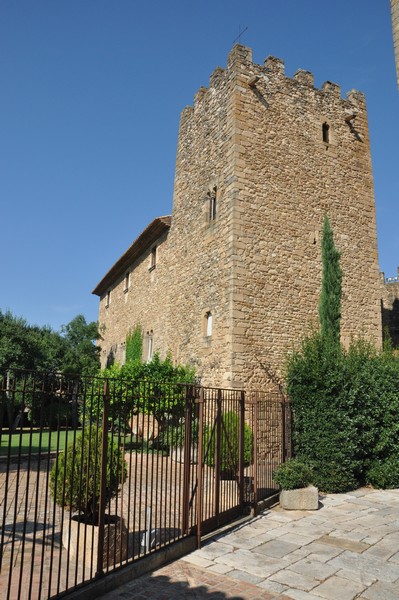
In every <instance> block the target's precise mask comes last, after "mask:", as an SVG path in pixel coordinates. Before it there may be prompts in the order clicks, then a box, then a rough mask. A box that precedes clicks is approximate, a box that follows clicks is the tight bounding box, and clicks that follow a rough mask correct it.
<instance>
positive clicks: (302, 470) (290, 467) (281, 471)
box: [273, 458, 313, 490]
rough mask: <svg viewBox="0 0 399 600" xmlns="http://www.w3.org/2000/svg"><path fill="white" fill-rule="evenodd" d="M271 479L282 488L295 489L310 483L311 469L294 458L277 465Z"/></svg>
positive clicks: (311, 477)
mask: <svg viewBox="0 0 399 600" xmlns="http://www.w3.org/2000/svg"><path fill="white" fill-rule="evenodd" d="M273 479H274V481H275V482H276V483H277V484H278V485H279V486H280V487H281V488H282V489H283V490H297V489H299V488H304V487H307V486H308V485H310V484H311V483H312V479H313V471H312V469H311V467H309V465H307V464H306V463H304V462H302V461H301V460H299V459H295V458H294V459H291V460H288V461H287V462H285V463H282V464H281V465H279V466H278V467H277V469H276V470H275V471H274V473H273Z"/></svg>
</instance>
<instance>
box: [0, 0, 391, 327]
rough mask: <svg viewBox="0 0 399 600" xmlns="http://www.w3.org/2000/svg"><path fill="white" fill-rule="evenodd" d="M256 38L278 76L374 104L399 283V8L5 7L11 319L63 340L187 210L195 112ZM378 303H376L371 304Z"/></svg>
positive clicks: (1, 109) (0, 187) (304, 2)
mask: <svg viewBox="0 0 399 600" xmlns="http://www.w3.org/2000/svg"><path fill="white" fill-rule="evenodd" d="M239 26H241V29H243V28H245V27H248V31H247V32H246V33H245V34H244V35H243V37H242V43H244V44H246V45H247V46H250V47H252V49H253V59H254V61H255V62H258V63H262V62H263V60H264V58H265V57H266V56H268V55H269V54H271V55H274V56H277V57H279V58H282V59H284V60H285V64H286V74H287V75H288V76H292V75H293V74H294V72H295V71H296V70H297V69H298V68H303V69H307V70H309V71H312V72H313V73H314V75H315V83H316V86H321V85H322V83H323V82H324V81H325V80H327V79H328V80H330V81H334V82H336V83H339V84H340V85H341V88H342V94H343V95H345V94H346V92H347V91H349V90H350V89H352V88H355V89H359V90H361V91H363V92H365V93H366V96H367V103H368V111H369V126H370V133H371V141H372V158H373V169H374V180H375V195H376V206H377V222H378V240H379V257H380V266H381V269H382V270H384V271H385V274H386V275H387V276H388V275H395V274H396V268H397V265H398V264H399V237H398V235H397V228H398V222H399V204H398V199H399V178H398V174H399V160H398V156H399V152H398V140H399V93H398V89H397V86H396V77H395V66H394V53H393V42H392V30H391V21H390V3H389V0H333V1H332V0H279V1H272V0H246V1H245V2H244V1H240V2H238V1H236V0H223V1H222V0H212V1H210V0H201V1H197V2H191V1H190V0H155V1H154V0H152V1H151V0H147V1H146V2H144V1H139V0H0V85H1V93H0V206H1V210H0V224H1V228H0V257H1V271H0V272H1V279H0V309H1V310H5V309H7V308H8V309H10V310H11V311H12V312H13V313H14V314H16V315H18V316H24V317H25V318H26V319H27V320H28V321H29V322H30V323H36V324H39V325H43V324H49V325H51V326H52V327H53V328H54V329H59V327H60V326H61V325H62V324H65V323H68V322H69V321H70V320H71V319H72V318H73V317H74V316H76V314H78V313H83V314H84V315H85V316H86V318H87V319H88V320H96V319H97V308H98V299H97V297H96V296H92V295H91V291H92V289H93V288H94V287H95V285H96V284H97V283H98V282H99V280H100V279H101V278H102V277H103V275H104V274H105V272H106V271H107V270H108V269H109V268H110V267H111V265H112V264H113V263H114V262H115V260H116V259H117V258H119V256H120V255H121V254H122V253H123V252H124V251H125V250H126V249H127V247H128V246H129V245H130V244H131V243H132V241H133V240H134V239H135V237H136V236H137V235H138V234H139V233H140V232H141V230H142V229H144V227H146V225H147V224H148V223H149V222H150V221H151V220H152V219H153V218H154V217H156V216H159V215H164V214H169V213H170V212H171V207H172V193H173V176H174V163H175V152H176V141H177V129H178V122H179V115H180V111H181V110H182V109H183V108H184V106H186V105H188V104H192V101H193V96H194V94H195V92H196V91H197V89H198V88H199V87H200V86H201V85H204V86H207V85H208V81H209V75H210V74H211V73H212V71H213V70H214V69H215V67H216V66H218V65H220V66H222V67H223V66H225V64H226V59H227V54H228V52H229V50H230V49H231V47H232V46H233V42H234V40H235V38H236V37H237V35H238V31H239ZM365 293H367V290H365Z"/></svg>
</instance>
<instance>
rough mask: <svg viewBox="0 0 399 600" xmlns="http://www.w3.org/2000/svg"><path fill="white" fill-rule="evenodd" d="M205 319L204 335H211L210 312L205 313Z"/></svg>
mask: <svg viewBox="0 0 399 600" xmlns="http://www.w3.org/2000/svg"><path fill="white" fill-rule="evenodd" d="M205 320H206V336H207V337H211V335H212V313H211V312H207V313H206V315H205Z"/></svg>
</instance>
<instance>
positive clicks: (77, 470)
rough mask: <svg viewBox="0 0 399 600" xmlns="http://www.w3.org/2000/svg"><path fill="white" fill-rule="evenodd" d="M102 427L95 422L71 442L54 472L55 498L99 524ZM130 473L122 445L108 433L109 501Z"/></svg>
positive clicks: (53, 469)
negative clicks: (127, 473) (120, 446)
mask: <svg viewBox="0 0 399 600" xmlns="http://www.w3.org/2000/svg"><path fill="white" fill-rule="evenodd" d="M101 438H102V429H97V428H96V427H95V426H94V425H93V426H92V427H91V426H88V427H87V429H86V430H85V431H84V432H83V433H81V434H79V435H78V436H77V437H76V440H75V441H74V442H72V443H71V444H68V446H67V448H66V450H65V452H61V453H60V454H59V455H58V457H57V460H56V462H55V463H54V465H53V467H52V469H51V472H50V489H51V492H52V494H53V498H54V500H55V502H56V503H57V504H58V505H59V506H65V507H67V508H69V509H70V510H71V511H78V512H79V513H81V514H82V515H83V516H84V517H85V519H86V521H87V522H88V523H90V524H91V525H98V518H99V501H100V482H101V456H102V451H101ZM123 477H126V461H125V460H124V458H123V454H122V451H121V449H120V448H119V447H118V445H117V444H116V443H115V442H113V440H112V436H110V435H109V436H108V451H107V467H106V489H105V497H106V501H107V502H109V500H111V498H114V497H115V496H116V494H117V492H118V489H119V484H120V483H121V480H122V478H123Z"/></svg>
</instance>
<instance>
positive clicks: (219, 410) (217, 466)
mask: <svg viewBox="0 0 399 600" xmlns="http://www.w3.org/2000/svg"><path fill="white" fill-rule="evenodd" d="M221 437H222V390H218V391H217V416H216V444H215V452H216V457H215V517H216V519H217V522H219V510H220V471H221V464H222V461H221V452H222V448H221V446H222V444H221V441H222V440H221Z"/></svg>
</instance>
